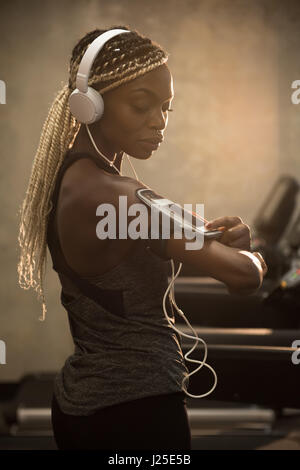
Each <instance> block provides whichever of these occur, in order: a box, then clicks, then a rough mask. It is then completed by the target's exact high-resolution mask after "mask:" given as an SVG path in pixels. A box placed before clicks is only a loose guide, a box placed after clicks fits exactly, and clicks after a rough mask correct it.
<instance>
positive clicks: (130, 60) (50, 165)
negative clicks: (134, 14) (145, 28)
mask: <svg viewBox="0 0 300 470" xmlns="http://www.w3.org/2000/svg"><path fill="white" fill-rule="evenodd" d="M115 28H120V29H128V28H127V27H126V26H115V27H112V28H109V29H115ZM105 31H106V30H99V29H96V30H94V31H91V32H90V33H87V34H86V35H85V36H84V37H83V38H82V39H81V40H80V41H79V42H78V43H77V44H76V46H75V47H74V49H73V51H72V56H71V60H70V65H69V83H68V84H66V85H64V86H63V88H62V89H61V90H60V91H59V92H58V94H57V96H56V97H55V99H54V101H53V104H52V105H51V107H50V110H49V112H48V115H47V118H46V120H45V123H44V125H43V128H42V132H41V137H40V141H39V145H38V149H37V152H36V154H35V157H34V161H33V166H32V170H31V176H30V179H29V183H28V187H27V190H26V196H25V199H24V201H23V203H22V205H21V207H20V219H21V220H20V227H19V236H18V242H19V245H20V248H21V253H20V260H19V263H18V275H19V285H20V287H22V288H23V289H29V288H33V289H35V290H36V291H37V293H38V296H39V298H41V300H42V317H40V318H39V320H41V321H44V320H45V314H46V311H47V309H46V302H45V296H44V287H43V280H44V275H45V270H46V263H47V225H48V219H49V213H50V212H51V209H52V202H51V198H52V195H53V190H54V186H55V182H56V176H57V173H58V170H59V168H60V166H61V164H62V162H63V160H64V157H65V153H66V151H67V150H68V149H69V148H71V147H72V145H73V142H74V139H75V137H76V135H77V133H78V131H79V129H80V123H78V122H77V121H76V119H75V118H74V117H73V116H72V115H71V112H70V108H69V104H68V99H69V96H70V93H71V91H73V90H74V89H75V88H76V75H77V71H78V67H79V64H80V62H81V60H82V57H83V55H84V53H85V51H86V49H87V47H88V46H89V44H91V42H92V41H93V40H94V39H96V38H97V37H98V36H99V35H100V34H102V33H104V32H105ZM167 58H168V55H167V53H166V52H165V51H164V50H162V49H161V48H160V46H159V45H158V44H155V43H154V42H152V41H151V40H150V39H148V38H145V37H143V36H141V35H140V34H139V33H138V32H136V31H132V30H130V33H127V34H121V35H119V36H115V37H114V38H112V39H111V40H109V41H108V42H107V43H106V44H105V45H104V47H103V48H102V50H101V53H100V54H99V55H98V56H97V57H96V59H95V61H94V63H93V66H92V69H91V73H90V77H89V80H88V84H89V86H93V87H94V88H97V89H98V90H99V91H101V94H103V93H105V92H106V91H109V90H112V89H114V88H116V87H118V86H120V85H122V84H124V83H127V82H129V81H131V80H134V79H135V78H137V77H139V76H142V75H144V74H145V73H147V72H150V71H151V70H153V69H155V68H157V67H159V66H160V65H162V64H164V63H165V62H166V61H167ZM95 85H96V86H95Z"/></svg>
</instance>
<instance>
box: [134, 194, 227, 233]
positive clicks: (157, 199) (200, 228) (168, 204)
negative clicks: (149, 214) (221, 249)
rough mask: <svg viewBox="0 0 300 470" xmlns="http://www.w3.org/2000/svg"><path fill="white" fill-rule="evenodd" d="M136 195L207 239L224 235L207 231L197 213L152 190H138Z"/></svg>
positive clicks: (215, 231) (217, 231) (216, 231)
mask: <svg viewBox="0 0 300 470" xmlns="http://www.w3.org/2000/svg"><path fill="white" fill-rule="evenodd" d="M136 194H137V196H138V197H139V198H140V199H141V200H142V201H143V202H145V204H147V205H148V206H149V207H154V209H156V210H159V211H160V212H161V213H162V214H165V215H167V216H169V217H170V219H172V220H173V221H174V222H177V224H179V225H180V226H181V227H183V225H184V226H185V227H187V228H188V229H190V230H193V231H197V232H200V233H202V234H204V237H205V238H211V239H218V238H220V237H221V236H222V234H223V231H222V230H208V229H206V228H205V227H204V221H203V220H201V218H200V217H199V216H198V215H197V214H196V213H195V212H190V211H188V210H186V209H184V208H183V207H182V206H180V204H177V203H175V202H173V201H171V200H170V199H166V198H163V197H162V196H160V195H159V194H156V193H154V192H153V191H152V190H150V189H137V190H136ZM175 207H177V208H178V211H177V210H174V209H175Z"/></svg>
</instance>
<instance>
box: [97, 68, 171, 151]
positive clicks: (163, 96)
mask: <svg viewBox="0 0 300 470" xmlns="http://www.w3.org/2000/svg"><path fill="white" fill-rule="evenodd" d="M173 93H174V92H173V80H172V76H171V73H170V71H169V69H168V67H167V65H165V64H164V65H161V66H160V67H158V68H157V69H155V70H152V71H151V72H148V73H147V74H145V75H143V76H142V77H139V78H136V79H135V80H133V81H131V82H129V83H126V84H124V85H121V86H120V87H118V88H116V89H115V90H112V91H109V92H107V93H104V95H103V99H104V114H103V117H102V118H101V119H100V121H98V122H96V123H94V124H93V126H94V129H95V132H96V133H97V131H98V132H99V131H100V134H101V137H102V139H104V141H105V144H106V145H107V146H109V147H110V148H111V149H112V150H113V151H114V152H120V151H123V152H125V153H127V154H128V155H130V156H132V157H136V158H140V159H146V158H149V157H150V156H151V154H152V153H153V151H154V150H156V149H157V148H158V146H159V145H160V143H161V142H162V140H163V134H164V131H165V129H166V126H167V123H168V109H170V105H171V101H172V99H173ZM101 137H100V138H101Z"/></svg>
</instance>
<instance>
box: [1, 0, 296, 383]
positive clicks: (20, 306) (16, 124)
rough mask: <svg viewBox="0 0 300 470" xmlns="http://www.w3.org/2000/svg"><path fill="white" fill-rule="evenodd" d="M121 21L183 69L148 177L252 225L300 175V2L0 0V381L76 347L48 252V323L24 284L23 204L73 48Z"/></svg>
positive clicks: (57, 361)
mask: <svg viewBox="0 0 300 470" xmlns="http://www.w3.org/2000/svg"><path fill="white" fill-rule="evenodd" d="M122 24H127V25H128V26H129V27H132V28H136V29H138V30H140V31H141V32H142V33H144V34H145V35H148V36H150V37H151V38H153V39H154V40H155V41H157V42H159V43H161V44H162V45H163V46H164V47H165V48H166V49H167V50H168V51H169V52H170V60H169V65H170V67H171V70H172V72H173V76H174V84H175V93H176V97H175V99H174V103H173V106H172V107H173V108H174V113H172V114H170V121H169V128H168V131H167V138H166V142H165V143H164V144H163V146H162V147H161V149H159V151H158V152H157V153H156V154H154V155H153V157H152V158H151V159H149V160H148V161H146V162H139V161H137V162H136V161H134V165H135V167H136V170H137V172H138V175H139V177H140V178H141V179H143V180H144V181H145V183H146V184H148V185H150V186H152V187H153V188H155V189H156V190H157V191H158V192H160V193H163V194H165V195H166V196H168V197H170V198H171V199H173V200H176V201H178V202H180V203H196V202H197V203H204V204H205V216H206V217H207V218H214V217H218V216H221V215H239V216H240V217H242V218H243V220H244V221H245V223H249V224H250V225H251V221H252V218H253V217H254V215H255V213H256V211H257V209H258V207H259V205H260V201H261V199H262V198H264V197H265V195H266V194H267V192H268V189H269V188H270V187H271V185H272V184H273V182H274V181H275V179H276V178H277V177H278V176H279V175H280V174H281V173H282V172H284V173H288V174H292V175H295V176H296V177H298V178H300V163H299V158H298V148H299V144H300V135H299V129H300V122H299V121H300V105H298V106H297V105H293V104H292V103H291V100H290V95H291V88H290V86H291V83H292V81H293V80H295V79H300V33H299V31H300V5H299V2H297V1H294V2H293V1H285V2H280V1H276V0H275V1H254V0H252V1H235V0H232V1H230V0H223V1H222V0H219V1H217V0H203V1H196V0H194V1H188V0H187V1H177V0H164V1H154V0H151V1H150V0H149V1H146V0H131V1H129V0H123V1H121V0H119V1H115V0H107V1H99V0H98V1H97V0H90V1H86V0H85V1H78V0H77V1H74V0H64V1H58V0H56V1H55V0H51V1H50V0H48V1H43V2H39V1H29V0H28V1H24V0H23V1H16V0H12V1H10V2H1V19H0V44H1V50H0V64H1V68H0V79H1V80H4V81H5V83H6V86H7V97H6V104H5V105H0V119H1V121H0V153H1V163H2V164H1V187H0V191H1V201H2V205H1V222H2V223H1V225H0V249H1V264H0V270H1V283H0V289H1V312H0V339H1V340H4V341H5V342H6V352H7V358H6V362H7V364H5V365H0V380H1V381H10V380H17V379H19V378H20V377H21V376H22V375H23V374H24V373H28V372H32V371H55V370H57V369H58V368H60V367H61V366H62V365H63V362H64V360H65V358H66V357H67V355H68V354H70V353H71V352H72V348H73V346H72V341H71V338H70V335H69V331H68V323H67V317H66V312H65V311H64V309H63V308H62V307H61V306H60V304H59V293H60V289H59V283H58V280H57V278H56V274H54V272H52V270H51V262H50V258H49V262H48V263H49V269H48V274H47V278H46V285H47V288H46V295H47V302H48V314H47V319H46V322H44V323H41V322H39V321H38V316H39V315H40V304H39V303H38V302H37V300H36V295H35V293H34V292H33V291H24V290H22V289H20V288H18V284H17V274H16V263H17V258H18V247H17V241H16V237H17V231H18V217H17V211H18V207H19V205H20V203H21V201H22V198H23V196H24V192H25V189H26V185H27V182H28V178H29V175H30V170H31V165H32V160H33V156H34V153H35V150H36V147H37V144H38V140H39V135H40V132H41V127H42V124H43V122H44V119H45V117H46V114H47V111H48V107H49V106H50V104H51V102H52V100H53V98H54V95H55V93H56V91H57V90H58V89H59V88H60V86H61V84H62V82H63V81H65V80H66V79H67V69H68V63H67V61H68V58H69V54H70V52H71V49H72V47H73V46H74V43H75V42H76V41H77V40H78V39H79V38H80V37H81V36H82V35H84V34H85V33H86V32H88V31H90V30H92V29H94V28H97V27H100V28H101V27H109V26H112V25H122ZM128 174H131V173H130V171H129V170H128Z"/></svg>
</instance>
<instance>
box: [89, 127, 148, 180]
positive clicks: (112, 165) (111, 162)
mask: <svg viewBox="0 0 300 470" xmlns="http://www.w3.org/2000/svg"><path fill="white" fill-rule="evenodd" d="M85 127H86V130H87V132H88V134H89V136H90V139H91V141H92V144H93V146H94V148H95V150H96V152H98V153H99V155H100V156H101V157H102V158H104V159H105V160H106V161H107V162H108V163H109V166H110V167H114V169H115V170H117V172H118V173H119V175H120V176H123V175H122V173H121V172H120V170H119V168H117V167H116V166H115V165H114V163H113V162H114V161H115V159H116V156H117V154H116V153H115V154H114V157H113V160H112V161H111V160H109V159H108V158H107V157H106V156H105V155H103V153H102V152H101V151H100V150H99V149H98V147H97V145H96V142H95V141H94V139H93V137H92V134H91V131H90V130H89V126H88V124H85ZM126 157H127V159H128V161H129V163H130V165H131V168H132V170H133V172H134V175H135V178H136V180H139V178H138V175H137V173H136V171H135V169H134V167H133V165H132V163H131V161H130V159H129V156H128V155H127V154H126Z"/></svg>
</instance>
